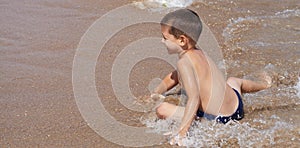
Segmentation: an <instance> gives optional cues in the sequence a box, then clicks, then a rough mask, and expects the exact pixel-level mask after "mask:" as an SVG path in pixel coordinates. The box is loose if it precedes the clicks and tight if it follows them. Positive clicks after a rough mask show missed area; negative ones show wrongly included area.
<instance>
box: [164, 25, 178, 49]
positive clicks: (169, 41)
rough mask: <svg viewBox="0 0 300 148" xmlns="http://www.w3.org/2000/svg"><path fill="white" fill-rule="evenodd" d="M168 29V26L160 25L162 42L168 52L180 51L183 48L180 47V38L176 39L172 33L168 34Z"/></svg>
mask: <svg viewBox="0 0 300 148" xmlns="http://www.w3.org/2000/svg"><path fill="white" fill-rule="evenodd" d="M169 29H170V27H169V26H166V25H161V32H162V36H163V39H162V42H163V43H164V44H165V45H166V47H167V49H168V53H169V54H176V53H180V52H181V51H182V50H183V49H182V48H181V46H182V41H181V40H180V38H179V39H177V38H176V37H175V36H174V35H172V34H170V33H169Z"/></svg>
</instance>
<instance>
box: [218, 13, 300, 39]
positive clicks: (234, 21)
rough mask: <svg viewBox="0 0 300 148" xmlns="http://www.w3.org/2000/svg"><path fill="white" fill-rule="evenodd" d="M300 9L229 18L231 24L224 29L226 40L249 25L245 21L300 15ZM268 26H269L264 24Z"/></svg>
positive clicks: (251, 21) (255, 21) (256, 21)
mask: <svg viewBox="0 0 300 148" xmlns="http://www.w3.org/2000/svg"><path fill="white" fill-rule="evenodd" d="M299 16H300V9H287V10H283V11H279V12H276V13H275V14H274V15H268V16H248V17H238V18H231V19H229V22H230V23H229V24H228V25H227V26H226V27H225V29H224V30H223V34H222V35H223V37H224V38H225V41H228V40H230V39H231V38H232V35H233V33H234V32H235V31H236V30H238V29H241V28H245V27H247V25H245V24H242V23H244V22H250V23H258V22H260V21H261V20H264V19H284V18H289V17H299ZM264 27H267V26H264Z"/></svg>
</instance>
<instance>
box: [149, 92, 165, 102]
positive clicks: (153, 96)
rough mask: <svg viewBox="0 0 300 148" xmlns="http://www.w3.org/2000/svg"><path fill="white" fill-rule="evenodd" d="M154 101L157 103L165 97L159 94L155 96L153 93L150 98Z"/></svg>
mask: <svg viewBox="0 0 300 148" xmlns="http://www.w3.org/2000/svg"><path fill="white" fill-rule="evenodd" d="M150 97H151V98H152V99H153V100H154V101H158V100H162V99H165V96H163V95H161V94H157V93H153V94H151V96H150Z"/></svg>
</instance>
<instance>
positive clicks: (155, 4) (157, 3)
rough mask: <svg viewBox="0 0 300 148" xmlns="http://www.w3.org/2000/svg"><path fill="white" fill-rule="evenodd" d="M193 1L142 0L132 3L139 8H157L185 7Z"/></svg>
mask: <svg viewBox="0 0 300 148" xmlns="http://www.w3.org/2000/svg"><path fill="white" fill-rule="evenodd" d="M193 2H194V0H143V1H141V2H134V3H133V4H134V5H135V6H137V7H138V8H140V9H151V10H159V9H161V8H185V7H188V6H190V5H191V4H192V3H193Z"/></svg>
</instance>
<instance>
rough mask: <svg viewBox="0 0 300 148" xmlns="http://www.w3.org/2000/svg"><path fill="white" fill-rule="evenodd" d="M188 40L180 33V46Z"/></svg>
mask: <svg viewBox="0 0 300 148" xmlns="http://www.w3.org/2000/svg"><path fill="white" fill-rule="evenodd" d="M187 42H188V38H187V37H186V36H185V35H180V36H179V45H180V46H185V45H186V44H187Z"/></svg>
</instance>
